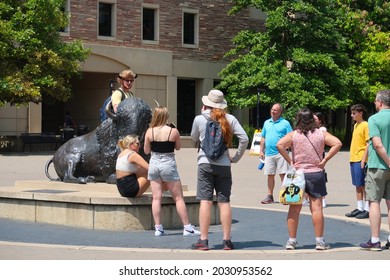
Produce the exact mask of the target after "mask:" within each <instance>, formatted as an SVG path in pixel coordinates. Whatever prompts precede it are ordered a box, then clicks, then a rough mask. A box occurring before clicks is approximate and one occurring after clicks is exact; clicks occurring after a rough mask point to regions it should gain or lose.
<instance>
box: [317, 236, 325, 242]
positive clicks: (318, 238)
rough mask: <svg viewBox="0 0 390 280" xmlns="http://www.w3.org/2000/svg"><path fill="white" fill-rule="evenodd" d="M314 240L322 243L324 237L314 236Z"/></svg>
mask: <svg viewBox="0 0 390 280" xmlns="http://www.w3.org/2000/svg"><path fill="white" fill-rule="evenodd" d="M316 242H317V243H322V242H324V237H323V236H321V237H316Z"/></svg>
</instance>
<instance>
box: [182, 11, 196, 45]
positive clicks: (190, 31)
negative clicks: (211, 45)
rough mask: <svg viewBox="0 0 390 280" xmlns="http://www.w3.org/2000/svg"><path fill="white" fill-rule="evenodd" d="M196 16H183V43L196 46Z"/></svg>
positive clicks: (185, 14) (189, 14) (186, 14)
mask: <svg viewBox="0 0 390 280" xmlns="http://www.w3.org/2000/svg"><path fill="white" fill-rule="evenodd" d="M196 16H197V15H196V14H192V13H184V14H183V43H184V44H189V45H194V44H196V18H197V17H196Z"/></svg>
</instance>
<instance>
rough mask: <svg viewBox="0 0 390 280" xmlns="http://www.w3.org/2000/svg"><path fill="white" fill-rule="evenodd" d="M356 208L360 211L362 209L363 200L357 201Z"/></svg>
mask: <svg viewBox="0 0 390 280" xmlns="http://www.w3.org/2000/svg"><path fill="white" fill-rule="evenodd" d="M357 209H359V210H360V211H363V200H358V201H357Z"/></svg>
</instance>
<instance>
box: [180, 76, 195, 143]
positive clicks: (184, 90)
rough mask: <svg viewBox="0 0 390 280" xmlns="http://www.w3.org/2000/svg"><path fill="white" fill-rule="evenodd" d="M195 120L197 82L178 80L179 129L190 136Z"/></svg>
mask: <svg viewBox="0 0 390 280" xmlns="http://www.w3.org/2000/svg"><path fill="white" fill-rule="evenodd" d="M194 118H195V80H184V79H183V80H181V79H179V80H177V129H178V130H179V132H180V134H181V135H183V136H184V135H190V134H191V128H192V122H193V121H194Z"/></svg>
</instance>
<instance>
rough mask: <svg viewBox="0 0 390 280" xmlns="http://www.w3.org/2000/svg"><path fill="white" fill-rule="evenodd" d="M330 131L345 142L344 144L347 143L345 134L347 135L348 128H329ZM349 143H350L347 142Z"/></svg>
mask: <svg viewBox="0 0 390 280" xmlns="http://www.w3.org/2000/svg"><path fill="white" fill-rule="evenodd" d="M329 133H331V134H332V135H334V136H336V137H337V138H339V139H340V141H341V142H342V143H343V146H345V145H346V143H345V136H346V129H345V128H337V127H335V128H329ZM347 144H348V145H349V143H347Z"/></svg>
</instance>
